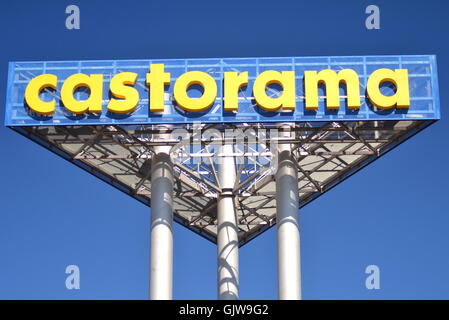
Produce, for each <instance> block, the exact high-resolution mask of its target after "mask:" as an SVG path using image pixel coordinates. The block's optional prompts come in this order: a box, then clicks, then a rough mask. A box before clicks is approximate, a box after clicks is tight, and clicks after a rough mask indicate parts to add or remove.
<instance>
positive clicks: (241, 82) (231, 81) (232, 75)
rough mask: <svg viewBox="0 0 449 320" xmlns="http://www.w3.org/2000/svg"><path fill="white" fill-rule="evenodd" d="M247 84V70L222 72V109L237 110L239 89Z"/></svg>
mask: <svg viewBox="0 0 449 320" xmlns="http://www.w3.org/2000/svg"><path fill="white" fill-rule="evenodd" d="M247 85H248V72H242V73H237V72H225V73H224V110H225V111H237V110H238V106H239V89H240V88H241V87H243V86H247Z"/></svg>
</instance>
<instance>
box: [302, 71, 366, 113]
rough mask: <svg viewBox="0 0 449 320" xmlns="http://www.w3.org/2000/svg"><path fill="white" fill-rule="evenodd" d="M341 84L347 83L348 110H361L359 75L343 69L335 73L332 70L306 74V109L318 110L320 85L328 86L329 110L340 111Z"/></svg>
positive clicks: (307, 72)
mask: <svg viewBox="0 0 449 320" xmlns="http://www.w3.org/2000/svg"><path fill="white" fill-rule="evenodd" d="M340 82H344V83H346V92H347V97H348V108H349V109H359V108H360V82H359V77H358V75H357V73H356V72H355V71H354V70H352V69H343V70H341V71H340V72H338V73H337V72H335V71H334V70H331V69H326V70H321V71H320V72H316V71H305V72H304V86H305V90H304V94H305V98H306V109H307V110H317V109H318V84H319V83H325V84H326V106H327V108H328V109H335V110H338V109H339V108H340V92H339V91H340V90H339V84H340Z"/></svg>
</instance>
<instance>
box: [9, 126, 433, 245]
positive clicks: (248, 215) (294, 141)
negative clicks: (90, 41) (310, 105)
mask: <svg viewBox="0 0 449 320" xmlns="http://www.w3.org/2000/svg"><path fill="white" fill-rule="evenodd" d="M432 122H433V121H432V120H415V121H404V120H402V121H363V122H362V121H359V122H355V121H351V122H301V123H290V124H289V127H288V128H289V129H288V130H289V131H291V133H292V134H291V135H290V137H289V138H280V137H279V136H278V135H277V134H273V133H272V132H277V129H279V128H278V127H277V125H276V124H274V123H265V124H264V123H261V124H251V123H246V124H245V123H243V124H227V125H224V124H193V125H184V126H180V125H170V126H164V127H161V125H108V126H85V125H84V126H27V127H12V128H13V129H14V130H16V131H18V132H19V133H21V134H22V135H24V136H26V137H28V138H30V139H32V140H34V141H35V142H37V143H39V144H41V145H42V146H44V147H45V148H47V149H49V150H51V151H53V152H54V153H56V154H58V155H60V156H61V157H63V158H64V159H66V160H68V161H70V162H72V163H74V164H75V165H77V166H79V167H81V168H82V169H84V170H86V171H88V172H90V173H91V174H93V175H95V176H97V177H98V178H100V179H102V180H103V181H106V182H107V183H109V184H111V185H112V186H114V187H116V188H117V189H119V190H120V191H122V192H124V193H126V194H128V195H130V196H132V197H133V198H135V199H137V200H139V201H140V202H142V203H144V204H146V205H148V206H151V183H150V182H151V181H150V175H151V158H152V156H153V154H154V147H155V146H160V145H172V146H173V148H172V161H173V163H174V172H175V186H174V193H175V194H174V218H175V221H177V222H178V223H180V224H181V225H183V226H185V227H186V228H188V229H190V230H192V231H193V232H195V233H197V234H199V235H201V236H202V237H204V238H206V239H208V240H210V241H212V242H214V243H215V242H216V234H217V212H216V206H217V196H218V195H219V194H220V192H222V188H221V186H220V181H219V179H218V176H217V165H216V162H217V159H219V157H220V153H219V151H217V148H216V146H217V145H219V144H222V143H224V142H227V143H228V142H229V143H231V142H232V143H233V144H234V154H233V156H234V157H235V161H236V163H237V181H236V184H235V186H234V188H233V190H232V192H233V194H234V196H235V198H234V199H235V206H236V208H237V215H238V217H237V221H238V227H239V239H240V240H239V241H240V245H244V244H245V243H247V242H248V241H250V240H252V239H254V238H255V237H257V236H258V235H260V234H261V233H262V232H264V231H266V230H267V229H268V228H270V227H272V226H273V225H274V224H275V222H276V220H275V216H276V199H275V193H276V190H275V181H274V177H275V176H274V173H275V164H276V159H275V157H276V152H273V151H272V150H276V149H275V148H273V146H274V145H277V144H283V143H288V144H291V145H293V146H294V147H293V156H294V159H295V160H296V163H297V170H298V186H299V192H300V207H303V206H304V205H306V204H308V203H309V202H311V201H312V200H314V199H316V198H317V197H319V196H320V195H321V194H323V193H325V192H326V191H328V190H330V189H331V188H333V187H334V186H336V185H337V184H338V183H340V182H342V181H343V180H345V179H346V178H348V177H349V176H351V175H352V174H354V173H355V172H357V171H358V170H360V169H361V168H363V167H364V166H366V165H368V164H369V163H370V162H372V161H374V160H375V159H377V158H378V157H380V156H382V155H383V154H385V153H386V152H388V151H390V150H391V149H393V148H394V147H396V146H397V145H399V144H400V143H402V142H403V141H405V140H406V139H408V138H409V137H411V136H413V135H414V134H415V133H417V132H419V131H420V130H422V129H424V128H425V127H427V126H428V125H430V124H431V123H432ZM179 129H182V130H184V131H185V132H187V133H188V134H189V138H188V139H185V138H180V137H177V136H176V134H174V133H175V131H176V130H179ZM211 130H214V133H215V135H210V136H208V137H207V135H205V134H198V132H203V133H204V132H208V131H211ZM230 130H234V131H233V132H238V133H241V132H244V133H245V135H246V137H247V138H248V137H250V138H252V139H253V140H251V142H250V143H249V141H250V140H248V139H246V140H244V141H246V143H243V144H241V143H236V139H238V138H239V134H237V135H234V137H233V136H230V137H229V136H227V135H226V134H225V133H226V132H228V131H230ZM161 133H162V134H161Z"/></svg>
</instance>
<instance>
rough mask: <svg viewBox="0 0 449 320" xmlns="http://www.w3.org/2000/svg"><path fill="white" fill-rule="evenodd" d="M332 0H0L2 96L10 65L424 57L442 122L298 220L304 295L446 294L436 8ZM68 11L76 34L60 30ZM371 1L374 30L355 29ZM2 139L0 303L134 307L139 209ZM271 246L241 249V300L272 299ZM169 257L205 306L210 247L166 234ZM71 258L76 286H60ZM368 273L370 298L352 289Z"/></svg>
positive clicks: (187, 294) (139, 262)
mask: <svg viewBox="0 0 449 320" xmlns="http://www.w3.org/2000/svg"><path fill="white" fill-rule="evenodd" d="M343 3H344V4H342V2H341V1H322V0H314V1H299V0H296V1H285V0H278V1H262V0H257V1H252V0H251V1H249V0H239V1H235V0H226V1H217V0H215V1H211V0H207V1H195V0H192V1H154V0H145V1H134V0H128V1H94V0H90V1H79V0H78V1H65V0H64V1H63V0H58V1H2V2H1V4H0V39H1V42H2V45H1V49H0V79H2V80H3V81H1V82H0V101H2V102H3V101H5V91H6V88H5V83H6V75H7V62H8V61H11V60H82V59H134V58H135V59H138V58H203V57H206V58H208V57H246V56H251V57H252V56H313V55H365V54H370V55H375V54H436V55H437V58H438V66H439V81H440V97H441V109H442V120H440V121H439V122H438V123H436V124H434V125H432V126H431V127H429V128H428V129H426V130H425V131H423V132H421V133H420V134H418V135H417V136H415V137H414V138H412V139H411V140H409V141H407V142H405V143H404V144H403V145H401V146H400V147H399V148H397V149H395V150H394V151H392V152H390V153H389V154H387V155H386V156H384V157H383V158H381V159H380V160H378V161H376V162H375V163H373V164H371V165H370V166H368V167H367V168H365V169H363V170H362V171H361V172H359V173H357V174H356V175H354V176H353V177H351V178H349V179H348V180H347V181H345V182H344V183H342V184H340V185H339V186H338V187H336V188H334V189H332V190H331V191H330V192H328V193H327V194H325V195H324V196H322V197H320V198H319V199H318V200H316V201H315V202H313V203H311V204H309V205H307V206H306V207H305V208H304V209H302V210H301V212H300V222H301V241H302V242H301V250H302V283H303V287H302V289H303V296H304V298H305V299H348V298H354V299H394V298H398V299H419V298H422V299H430V298H435V299H442V298H445V299H448V298H449V272H448V270H449V187H448V181H449V169H448V156H449V151H448V148H449V121H448V118H447V112H446V110H447V107H448V104H449V93H448V90H447V88H448V86H449V74H448V72H449V44H448V42H447V37H448V32H449V19H448V12H449V2H447V1H344V2H343ZM69 4H77V5H78V6H79V7H80V10H81V29H80V30H67V29H66V28H65V18H66V14H65V8H66V6H67V5H69ZM369 4H377V5H378V6H379V7H380V10H381V29H380V30H372V31H368V30H366V28H365V22H364V21H365V18H366V14H365V13H364V12H365V8H366V6H367V5H369ZM3 106H4V105H3ZM3 117H4V114H3V111H2V112H0V120H1V123H3ZM0 141H1V151H0V152H1V153H0V168H1V171H0V172H1V174H0V177H1V179H0V199H1V206H0V298H1V299H9V298H13V299H24V298H26V299H51V298H59V299H83V298H84V299H145V298H147V296H148V273H149V216H150V210H149V209H148V208H147V207H145V206H144V205H142V204H140V203H138V202H137V201H135V200H134V199H132V198H130V197H128V196H126V195H124V194H122V193H121V192H119V191H117V190H115V189H114V188H113V187H111V186H109V185H107V184H105V183H103V182H101V181H100V180H97V179H96V178H94V177H93V176H91V175H89V174H88V173H86V172H84V171H82V170H80V169H79V168H77V167H75V166H73V165H71V164H70V163H68V162H66V161H64V160H62V159H61V158H59V157H57V156H56V155H53V154H52V153H50V152H48V151H47V150H45V149H44V148H42V147H40V146H38V145H36V144H34V143H33V142H31V141H29V140H27V139H26V138H24V137H22V136H20V135H19V134H17V133H15V132H13V131H12V130H10V129H8V128H5V127H3V126H0ZM275 236H276V233H275V228H273V229H271V230H270V231H268V232H266V233H265V234H263V235H262V236H260V237H258V238H257V239H255V240H254V241H252V242H251V243H249V244H248V245H246V246H244V247H243V248H242V249H241V251H240V277H241V288H240V294H241V298H243V299H275V298H276V297H277V292H276V291H277V290H276V263H275V262H276V237H275ZM174 252H175V257H174V298H175V299H215V297H216V265H215V254H216V248H215V246H214V245H213V244H212V243H209V242H208V241H206V240H204V239H202V238H200V237H199V236H197V235H195V234H193V233H192V232H190V231H188V230H186V229H184V228H182V227H180V226H178V225H176V226H175V242H174ZM69 264H76V265H78V266H79V267H80V269H81V290H70V291H69V290H67V289H66V288H65V278H66V274H65V272H64V271H65V267H66V266H67V265H69ZM370 264H376V265H378V266H379V267H380V270H381V289H380V290H370V291H369V290H367V289H366V288H365V286H364V281H365V278H366V276H367V275H366V274H365V273H364V270H365V267H366V266H367V265H370Z"/></svg>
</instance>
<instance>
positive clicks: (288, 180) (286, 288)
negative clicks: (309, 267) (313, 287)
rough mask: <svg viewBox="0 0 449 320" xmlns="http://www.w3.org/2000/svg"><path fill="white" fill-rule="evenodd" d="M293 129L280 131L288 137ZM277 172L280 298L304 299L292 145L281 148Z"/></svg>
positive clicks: (280, 146)
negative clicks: (302, 294)
mask: <svg viewBox="0 0 449 320" xmlns="http://www.w3.org/2000/svg"><path fill="white" fill-rule="evenodd" d="M290 134H291V133H290V132H281V134H280V135H281V136H284V137H289V136H290ZM278 150H279V152H278V169H277V172H276V203H277V215H276V224H277V241H278V244H277V245H278V291H279V299H280V300H300V299H301V264H300V243H299V222H298V211H299V209H298V206H299V191H298V171H297V167H296V164H295V162H294V159H293V157H292V154H291V145H290V144H280V145H279V147H278Z"/></svg>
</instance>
